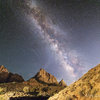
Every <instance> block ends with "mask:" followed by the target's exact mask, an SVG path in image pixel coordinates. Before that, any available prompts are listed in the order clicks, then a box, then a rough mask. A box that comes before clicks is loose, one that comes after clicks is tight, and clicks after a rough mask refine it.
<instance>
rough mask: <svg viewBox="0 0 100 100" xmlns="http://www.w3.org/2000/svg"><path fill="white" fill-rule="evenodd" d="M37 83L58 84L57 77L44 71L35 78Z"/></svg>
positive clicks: (41, 70)
mask: <svg viewBox="0 0 100 100" xmlns="http://www.w3.org/2000/svg"><path fill="white" fill-rule="evenodd" d="M34 78H35V79H36V80H37V81H39V82H42V83H47V84H58V81H57V79H56V77H54V76H53V75H51V74H49V73H48V72H46V71H45V70H44V69H40V71H39V72H38V73H37V74H36V75H35V77H34Z"/></svg>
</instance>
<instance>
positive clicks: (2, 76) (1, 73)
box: [0, 65, 24, 83]
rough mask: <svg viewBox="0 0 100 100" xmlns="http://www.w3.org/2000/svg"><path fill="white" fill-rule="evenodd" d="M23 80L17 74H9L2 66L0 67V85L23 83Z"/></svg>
mask: <svg viewBox="0 0 100 100" xmlns="http://www.w3.org/2000/svg"><path fill="white" fill-rule="evenodd" d="M23 81H24V79H23V77H22V76H20V75H18V74H13V73H10V72H9V71H8V70H7V69H6V68H5V67H4V66H3V65H1V66H0V83H8V82H23Z"/></svg>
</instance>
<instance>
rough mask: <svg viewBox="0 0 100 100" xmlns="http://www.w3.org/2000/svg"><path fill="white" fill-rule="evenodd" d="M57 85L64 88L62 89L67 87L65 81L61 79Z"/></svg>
mask: <svg viewBox="0 0 100 100" xmlns="http://www.w3.org/2000/svg"><path fill="white" fill-rule="evenodd" d="M59 85H60V86H64V87H66V86H67V84H66V83H65V81H64V80H63V79H62V80H61V81H60V82H59Z"/></svg>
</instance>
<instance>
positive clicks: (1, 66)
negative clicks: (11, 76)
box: [0, 65, 9, 73]
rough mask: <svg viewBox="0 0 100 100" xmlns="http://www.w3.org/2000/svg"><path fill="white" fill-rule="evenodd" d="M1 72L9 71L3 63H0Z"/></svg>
mask: <svg viewBox="0 0 100 100" xmlns="http://www.w3.org/2000/svg"><path fill="white" fill-rule="evenodd" d="M2 72H5V73H9V71H8V70H7V69H6V68H5V67H4V65H0V73H2Z"/></svg>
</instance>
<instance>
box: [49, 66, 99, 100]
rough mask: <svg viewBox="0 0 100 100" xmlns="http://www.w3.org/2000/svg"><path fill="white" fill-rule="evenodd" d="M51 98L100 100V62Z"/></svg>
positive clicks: (52, 99) (53, 99) (57, 99)
mask: <svg viewBox="0 0 100 100" xmlns="http://www.w3.org/2000/svg"><path fill="white" fill-rule="evenodd" d="M49 100H100V64H99V65H97V66H96V67H94V68H92V69H91V70H89V71H88V72H87V73H86V74H85V75H83V76H82V77H81V78H80V79H79V80H78V81H76V82H75V83H73V84H71V85H70V86H68V87H67V88H65V89H64V90H62V91H60V92H59V93H58V94H55V95H54V96H53V97H51V98H49Z"/></svg>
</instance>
